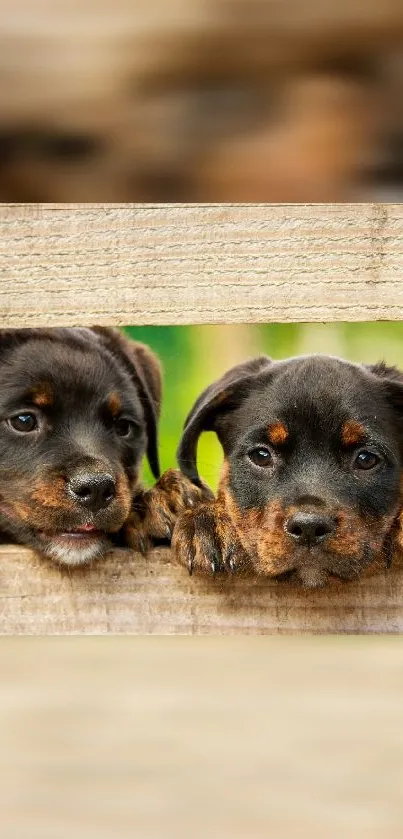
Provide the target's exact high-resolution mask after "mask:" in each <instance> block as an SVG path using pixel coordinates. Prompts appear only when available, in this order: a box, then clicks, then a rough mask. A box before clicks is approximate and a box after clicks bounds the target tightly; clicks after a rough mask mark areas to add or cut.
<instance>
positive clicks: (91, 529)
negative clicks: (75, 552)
mask: <svg viewBox="0 0 403 839" xmlns="http://www.w3.org/2000/svg"><path fill="white" fill-rule="evenodd" d="M36 532H37V534H38V536H39V537H40V538H41V539H74V540H77V541H78V542H80V541H85V540H87V539H99V538H105V537H106V531H105V530H99V529H98V528H97V527H95V525H94V524H82V525H80V526H79V527H74V528H71V529H70V528H69V529H68V530H60V531H53V532H51V531H46V530H37V531H36Z"/></svg>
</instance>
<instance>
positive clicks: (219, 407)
mask: <svg viewBox="0 0 403 839" xmlns="http://www.w3.org/2000/svg"><path fill="white" fill-rule="evenodd" d="M271 365H272V361H271V360H270V358H268V357H267V356H261V357H260V358H254V359H253V360H252V361H246V362H244V363H243V364H238V365H237V366H236V367H233V368H232V369H231V370H228V372H227V373H225V374H224V376H222V377H221V379H218V380H217V381H216V382H214V383H213V384H212V385H210V386H209V387H208V388H206V390H204V391H203V393H202V394H201V395H200V396H199V398H198V399H197V400H196V402H195V404H194V405H193V408H192V410H191V411H190V414H189V415H188V417H187V418H186V421H185V425H184V429H183V433H182V437H181V441H180V443H179V448H178V452H177V457H178V463H179V467H180V469H181V471H182V472H183V473H184V474H185V475H186V476H187V477H188V478H190V480H191V481H193V483H194V484H196V485H197V486H202V482H201V480H200V477H199V473H198V471H197V464H196V457H197V443H198V440H199V437H200V434H201V433H202V431H215V432H216V433H217V434H218V436H219V437H220V428H219V425H220V419H222V416H223V414H227V413H229V412H230V411H231V410H234V409H235V408H237V407H239V404H240V402H241V401H242V399H244V398H245V397H246V396H248V394H249V393H250V386H251V385H253V384H254V383H256V381H257V380H258V379H259V378H260V376H261V375H262V374H263V373H266V372H267V371H268V370H269V369H270V368H271Z"/></svg>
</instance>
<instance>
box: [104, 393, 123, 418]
mask: <svg viewBox="0 0 403 839" xmlns="http://www.w3.org/2000/svg"><path fill="white" fill-rule="evenodd" d="M106 404H107V406H108V410H109V411H110V412H111V414H112V416H113V417H117V415H118V413H119V411H120V409H121V407H122V403H121V401H120V397H119V394H118V393H115V392H113V393H110V394H109V396H108V401H107V403H106Z"/></svg>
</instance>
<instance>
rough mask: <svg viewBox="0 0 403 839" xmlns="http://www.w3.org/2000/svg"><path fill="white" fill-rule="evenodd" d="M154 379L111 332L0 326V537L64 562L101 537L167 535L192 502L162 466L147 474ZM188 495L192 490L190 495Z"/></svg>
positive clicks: (104, 547)
mask: <svg viewBox="0 0 403 839" xmlns="http://www.w3.org/2000/svg"><path fill="white" fill-rule="evenodd" d="M160 400H161V374H160V368H159V364H158V361H157V359H156V358H155V357H154V355H153V354H152V353H151V351H150V350H149V349H148V348H147V347H146V346H144V345H143V344H139V343H135V342H133V341H129V340H128V339H126V338H124V337H123V336H122V335H121V334H120V333H119V332H115V331H114V330H111V329H104V328H94V329H78V328H73V329H11V330H2V331H0V533H1V535H2V537H3V539H10V538H11V539H14V540H15V541H17V542H20V543H23V544H26V545H29V546H30V547H32V548H34V549H35V550H37V551H39V552H40V553H41V554H44V555H45V556H47V557H49V558H51V559H53V560H55V561H56V562H59V563H62V564H65V565H70V566H73V565H81V564H84V563H87V562H90V561H91V560H93V559H95V558H97V557H99V556H102V555H103V554H104V553H106V552H107V551H108V550H109V549H110V547H111V540H112V541H116V540H117V541H118V542H119V543H121V544H122V543H123V544H129V545H131V546H132V547H136V548H140V549H144V548H145V547H147V546H148V544H149V542H150V541H152V540H153V539H154V538H157V539H163V538H165V539H169V538H170V535H171V531H172V528H173V524H174V521H175V518H176V515H177V513H178V512H179V511H180V510H183V509H184V506H185V505H186V504H187V503H190V504H191V503H192V501H193V500H194V499H195V498H196V497H197V496H198V495H200V492H199V490H197V488H196V487H191V484H190V482H189V481H187V480H186V479H184V478H183V477H181V476H180V474H179V472H175V471H173V470H171V471H169V472H167V473H166V474H165V475H164V476H163V477H162V478H161V479H160V480H159V481H158V483H157V484H156V486H155V487H154V488H153V489H151V490H148V491H144V490H143V489H142V488H141V486H140V485H139V471H140V466H141V461H142V459H143V456H144V454H147V457H148V460H149V463H150V466H151V470H152V472H153V474H154V476H155V477H156V478H158V477H159V472H160V469H159V461H158V447H157V422H158V414H159V407H160ZM195 490H196V494H195Z"/></svg>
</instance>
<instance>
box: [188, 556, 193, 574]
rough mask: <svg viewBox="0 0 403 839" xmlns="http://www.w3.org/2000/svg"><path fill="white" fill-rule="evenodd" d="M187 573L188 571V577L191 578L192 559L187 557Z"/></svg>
mask: <svg viewBox="0 0 403 839" xmlns="http://www.w3.org/2000/svg"><path fill="white" fill-rule="evenodd" d="M188 571H189V577H191V576H192V574H193V560H192V557H189V559H188Z"/></svg>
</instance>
